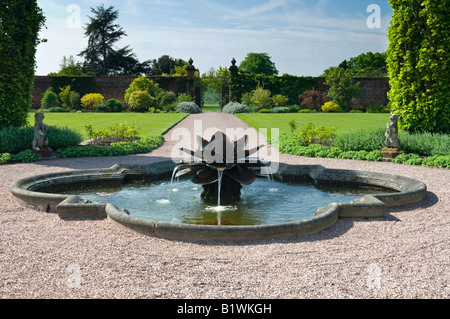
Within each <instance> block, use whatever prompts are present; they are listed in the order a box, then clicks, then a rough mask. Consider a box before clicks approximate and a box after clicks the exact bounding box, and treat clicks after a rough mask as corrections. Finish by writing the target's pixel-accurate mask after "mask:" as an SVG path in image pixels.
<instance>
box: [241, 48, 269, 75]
mask: <svg viewBox="0 0 450 319" xmlns="http://www.w3.org/2000/svg"><path fill="white" fill-rule="evenodd" d="M239 70H241V71H244V72H251V73H255V74H265V75H277V74H278V70H277V68H276V67H275V63H274V62H272V60H271V57H270V56H269V55H268V54H267V53H253V52H250V53H248V54H247V56H246V57H245V59H244V60H243V61H242V62H241V64H240V65H239Z"/></svg>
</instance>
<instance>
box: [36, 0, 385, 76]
mask: <svg viewBox="0 0 450 319" xmlns="http://www.w3.org/2000/svg"><path fill="white" fill-rule="evenodd" d="M37 2H38V5H39V7H40V8H41V9H42V10H43V12H44V15H45V16H46V27H45V28H44V29H43V30H42V31H41V33H40V36H41V37H42V38H45V39H47V42H46V43H41V44H40V45H39V46H38V50H37V53H36V60H37V71H36V75H47V74H48V73H50V72H57V71H58V70H59V65H60V63H61V61H62V59H63V57H69V56H70V55H72V56H74V57H75V59H76V60H78V61H80V62H81V58H80V57H78V54H79V53H80V52H81V51H82V50H84V49H85V48H86V47H87V41H88V39H87V38H86V37H85V35H84V27H85V26H86V23H88V22H89V17H93V16H94V15H93V14H92V12H91V8H96V7H98V6H101V5H102V4H103V5H104V6H105V7H106V8H107V7H109V6H113V7H114V9H116V10H118V11H119V17H118V19H117V20H116V23H117V24H119V25H120V26H121V27H122V28H123V29H124V31H125V32H126V34H127V36H126V37H123V38H122V39H121V40H120V41H119V42H118V43H117V47H118V48H121V47H124V46H126V45H129V46H130V48H131V49H132V50H133V52H134V53H135V55H136V58H137V59H138V60H139V61H140V62H143V61H146V60H152V59H157V58H159V57H160V56H162V55H169V56H171V57H173V58H175V59H178V58H180V59H183V60H185V61H188V60H189V59H190V58H192V59H193V61H194V63H193V64H194V66H195V67H196V68H198V69H199V71H200V73H201V74H202V73H205V72H207V71H208V70H209V69H210V68H212V67H213V68H215V69H217V68H218V67H219V66H221V67H227V68H228V67H229V66H230V65H231V60H232V59H233V58H235V59H236V61H237V65H239V63H240V62H242V60H244V59H245V57H246V55H247V54H248V53H249V52H255V53H267V54H268V55H269V56H270V57H271V60H272V62H274V63H275V66H276V68H277V70H278V71H279V75H282V74H285V73H287V74H291V75H297V76H320V75H321V74H322V73H323V71H324V70H325V69H327V68H329V67H331V66H337V65H339V63H341V62H342V61H343V60H348V59H349V58H352V57H355V56H358V55H359V54H361V53H365V52H369V51H370V52H373V53H375V52H384V51H386V49H387V46H388V38H387V32H388V28H389V23H390V20H391V15H392V13H393V11H392V8H391V6H390V5H389V3H388V0H245V1H244V0H240V1H238V0H227V1H223V0H222V1H219V0H103V1H100V0H37Z"/></svg>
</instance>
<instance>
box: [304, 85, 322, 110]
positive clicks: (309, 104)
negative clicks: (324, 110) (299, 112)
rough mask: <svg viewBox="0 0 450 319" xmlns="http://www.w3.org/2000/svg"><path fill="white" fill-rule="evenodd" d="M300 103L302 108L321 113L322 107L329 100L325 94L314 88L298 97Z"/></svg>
mask: <svg viewBox="0 0 450 319" xmlns="http://www.w3.org/2000/svg"><path fill="white" fill-rule="evenodd" d="M298 102H299V104H300V105H301V106H302V107H306V108H307V109H309V110H316V111H320V110H321V107H322V105H324V104H325V102H328V98H327V95H326V94H325V93H321V92H320V91H318V90H316V89H315V88H312V89H310V90H306V91H305V92H303V93H302V94H300V95H299V96H298Z"/></svg>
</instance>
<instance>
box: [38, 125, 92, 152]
mask: <svg viewBox="0 0 450 319" xmlns="http://www.w3.org/2000/svg"><path fill="white" fill-rule="evenodd" d="M47 137H48V146H49V147H50V148H51V149H53V150H57V149H60V148H66V147H70V146H74V145H78V144H80V143H81V142H82V141H83V137H82V135H81V134H80V133H79V132H78V131H75V130H73V129H70V128H68V127H57V126H50V127H49V128H48V131H47Z"/></svg>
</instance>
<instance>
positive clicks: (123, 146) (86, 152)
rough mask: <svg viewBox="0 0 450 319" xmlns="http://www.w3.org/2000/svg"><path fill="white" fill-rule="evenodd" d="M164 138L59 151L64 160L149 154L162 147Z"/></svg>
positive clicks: (156, 137)
mask: <svg viewBox="0 0 450 319" xmlns="http://www.w3.org/2000/svg"><path fill="white" fill-rule="evenodd" d="M163 142H164V137H162V136H153V137H148V138H143V139H140V140H139V141H133V142H117V143H112V144H111V146H110V147H102V146H97V145H90V146H87V147H80V146H73V147H68V148H66V149H60V150H58V154H59V156H60V157H62V158H70V157H100V156H122V155H130V154H138V153H148V152H151V151H152V150H154V149H156V148H158V147H159V146H161V144H162V143H163Z"/></svg>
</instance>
